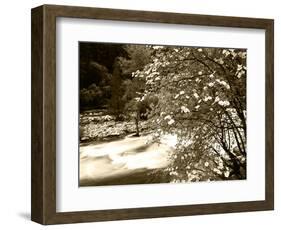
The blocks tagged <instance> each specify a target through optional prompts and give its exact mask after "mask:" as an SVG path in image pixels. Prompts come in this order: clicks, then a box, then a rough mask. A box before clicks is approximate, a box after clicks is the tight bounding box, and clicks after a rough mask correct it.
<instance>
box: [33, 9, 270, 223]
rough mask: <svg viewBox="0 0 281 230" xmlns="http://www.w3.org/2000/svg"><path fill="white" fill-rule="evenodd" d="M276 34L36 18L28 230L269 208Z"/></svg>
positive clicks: (166, 18)
mask: <svg viewBox="0 0 281 230" xmlns="http://www.w3.org/2000/svg"><path fill="white" fill-rule="evenodd" d="M273 34H274V23H273V20H271V19H258V18H240V17H225V16H210V15H194V14H179V13H164V12H148V11H130V10H117V9H102V8H88V7H73V6H57V5H43V6H40V7H37V8H34V9H32V159H31V161H32V162H31V163H32V189H31V190H32V205H31V208H32V210H31V219H32V220H33V221H36V222H38V223H41V224H62V223H76V222H90V221H109V220H124V219H138V218H154V217H170V216H184V215H199V214H215V213H229V212H245V211H259V210H273V208H274V91H273V90H274V75H273V70H274V41H273V40H274V35H273Z"/></svg>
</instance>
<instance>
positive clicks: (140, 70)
mask: <svg viewBox="0 0 281 230" xmlns="http://www.w3.org/2000/svg"><path fill="white" fill-rule="evenodd" d="M246 60H247V50H246V49H237V48H235V49H234V48H212V47H211V48H207V47H188V46H165V45H138V44H115V43H94V42H79V113H80V116H79V140H80V144H79V186H105V185H129V184H152V183H191V182H200V181H222V180H243V179H246V162H247V159H246V153H247V145H246V144H247V143H246V137H247V136H246V76H247V68H246Z"/></svg>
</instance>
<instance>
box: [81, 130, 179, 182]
mask: <svg viewBox="0 0 281 230" xmlns="http://www.w3.org/2000/svg"><path fill="white" fill-rule="evenodd" d="M150 139H151V136H150V135H146V136H140V137H133V136H127V137H125V138H124V139H121V140H116V141H111V142H106V143H100V144H88V145H86V146H80V185H81V186H91V185H116V184H142V183H164V182H169V181H167V177H166V178H165V176H164V175H163V170H162V169H163V168H165V167H166V166H168V165H169V157H168V155H169V152H171V151H173V148H174V146H175V144H176V141H177V140H176V137H175V136H172V135H166V136H163V138H161V142H160V143H159V144H158V143H150V142H149V140H150Z"/></svg>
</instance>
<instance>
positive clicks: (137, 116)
mask: <svg viewBox="0 0 281 230" xmlns="http://www.w3.org/2000/svg"><path fill="white" fill-rule="evenodd" d="M139 119H140V114H139V111H137V112H136V117H135V123H136V136H137V137H139V136H140V131H139Z"/></svg>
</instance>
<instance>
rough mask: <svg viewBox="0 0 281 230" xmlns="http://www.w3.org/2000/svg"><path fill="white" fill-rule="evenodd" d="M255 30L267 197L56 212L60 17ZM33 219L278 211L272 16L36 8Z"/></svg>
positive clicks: (43, 221)
mask: <svg viewBox="0 0 281 230" xmlns="http://www.w3.org/2000/svg"><path fill="white" fill-rule="evenodd" d="M57 17H71V18H87V19H103V20H119V21H132V22H149V23H173V24H187V25H202V26H220V27H238V28H255V29H264V30H265V36H266V39H265V42H266V44H265V47H266V51H265V67H266V72H265V76H266V81H265V82H266V84H265V90H266V99H265V103H266V104H265V109H266V112H265V113H266V114H265V119H266V121H265V124H266V127H265V130H266V135H265V145H266V149H265V179H266V181H265V200H263V201H249V202H232V203H216V204H198V205H182V206H164V207H147V208H130V209H114V210H98V211H79V212H57V211H56V18H57ZM31 51H32V157H31V163H32V168H31V173H32V178H31V180H32V186H31V192H32V194H31V198H32V199H31V201H32V203H31V219H32V220H33V221H35V222H38V223H41V224H62V223H76V222H90V221H109V220H124V219H139V218H156V217H170V216H185V215H198V214H215V213H231V212H244V211H259V210H273V209H274V73H273V70H274V21H273V20H271V19H257V18H240V17H225V16H209V15H193V14H179V13H162V12H144V11H130V10H116V9H102V8H88V7H73V6H56V5H43V6H39V7H37V8H34V9H32V50H31Z"/></svg>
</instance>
